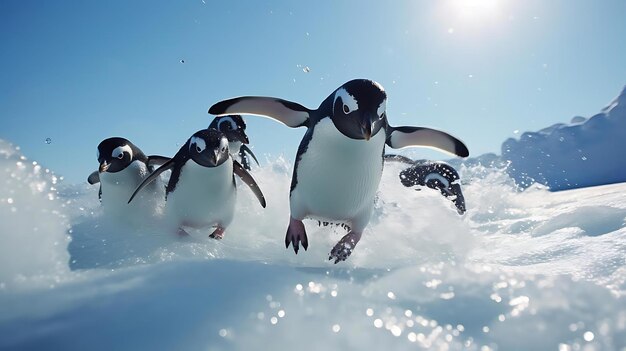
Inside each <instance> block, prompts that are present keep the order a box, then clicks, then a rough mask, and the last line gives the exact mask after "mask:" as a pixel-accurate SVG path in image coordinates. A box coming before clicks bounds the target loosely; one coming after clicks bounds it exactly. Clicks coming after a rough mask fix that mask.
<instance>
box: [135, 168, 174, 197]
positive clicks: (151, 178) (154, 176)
mask: <svg viewBox="0 0 626 351" xmlns="http://www.w3.org/2000/svg"><path fill="white" fill-rule="evenodd" d="M174 165H175V162H174V159H170V160H169V161H167V162H165V163H164V164H162V165H161V167H159V168H157V169H156V171H154V172H152V173H151V174H150V175H149V176H148V177H147V178H146V179H144V180H143V182H141V184H139V186H138V187H137V189H135V191H134V192H133V195H131V197H130V199H129V200H128V203H130V202H131V201H133V199H134V198H135V195H137V193H138V192H139V191H140V190H141V189H143V188H144V187H145V186H146V185H148V184H150V183H151V182H152V181H154V180H155V179H157V177H158V176H159V175H160V174H161V173H163V172H165V171H167V170H168V169H171V168H174Z"/></svg>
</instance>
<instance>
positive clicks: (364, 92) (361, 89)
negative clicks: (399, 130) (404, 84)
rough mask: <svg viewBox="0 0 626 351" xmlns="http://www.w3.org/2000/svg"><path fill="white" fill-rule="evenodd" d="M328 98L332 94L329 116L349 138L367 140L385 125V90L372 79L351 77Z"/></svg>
mask: <svg viewBox="0 0 626 351" xmlns="http://www.w3.org/2000/svg"><path fill="white" fill-rule="evenodd" d="M329 98H332V113H331V119H332V121H333V123H334V124H335V127H336V128H337V129H338V130H339V131H340V132H341V133H342V134H344V135H345V136H347V137H349V138H352V139H361V140H362V139H365V140H369V139H370V138H371V137H373V136H374V135H376V133H378V132H379V131H380V129H381V128H384V127H385V126H386V125H387V113H386V107H387V94H386V93H385V89H383V87H382V86H381V85H380V84H378V83H376V82H374V81H371V80H368V79H355V80H351V81H349V82H347V83H345V84H344V85H342V86H340V87H339V88H338V89H337V90H335V92H334V93H333V94H332V95H331V96H330V97H329Z"/></svg>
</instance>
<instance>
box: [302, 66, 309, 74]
mask: <svg viewBox="0 0 626 351" xmlns="http://www.w3.org/2000/svg"><path fill="white" fill-rule="evenodd" d="M302 72H304V73H309V72H311V69H310V68H309V66H304V67H303V68H302Z"/></svg>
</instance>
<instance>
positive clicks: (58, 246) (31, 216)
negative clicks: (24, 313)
mask: <svg viewBox="0 0 626 351" xmlns="http://www.w3.org/2000/svg"><path fill="white" fill-rule="evenodd" d="M58 181H59V178H58V177H57V176H55V175H54V174H52V173H51V172H50V170H48V169H44V168H43V167H42V166H40V165H39V164H38V163H37V162H31V161H28V160H27V159H26V157H24V156H23V155H21V153H20V152H19V148H16V147H13V146H12V145H11V144H9V143H8V142H6V141H4V140H0V290H2V289H10V288H13V287H15V285H16V284H18V283H20V284H31V283H33V284H55V283H57V282H59V281H61V280H62V279H63V276H64V275H66V274H67V273H68V272H69V267H68V261H69V254H68V252H67V244H68V242H69V236H68V235H67V230H68V228H69V222H68V219H67V217H66V216H65V214H64V211H63V204H62V203H61V202H60V201H59V199H57V194H56V189H55V187H56V184H57V182H58Z"/></svg>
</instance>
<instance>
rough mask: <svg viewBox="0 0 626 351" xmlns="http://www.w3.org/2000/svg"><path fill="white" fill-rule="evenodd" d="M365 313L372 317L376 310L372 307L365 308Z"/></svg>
mask: <svg viewBox="0 0 626 351" xmlns="http://www.w3.org/2000/svg"><path fill="white" fill-rule="evenodd" d="M365 314H366V315H368V317H371V316H373V315H374V310H373V309H371V308H368V309H367V310H365Z"/></svg>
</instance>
